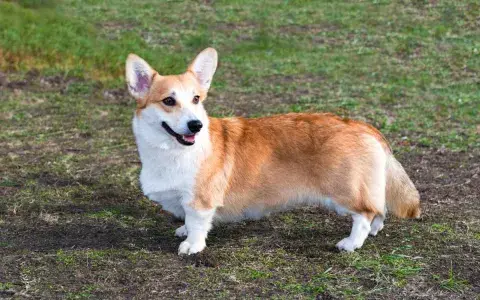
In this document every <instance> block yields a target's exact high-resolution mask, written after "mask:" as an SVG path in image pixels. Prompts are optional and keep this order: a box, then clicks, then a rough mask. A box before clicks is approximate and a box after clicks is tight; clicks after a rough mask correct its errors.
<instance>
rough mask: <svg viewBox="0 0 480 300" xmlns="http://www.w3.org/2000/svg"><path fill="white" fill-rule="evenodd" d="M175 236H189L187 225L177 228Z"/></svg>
mask: <svg viewBox="0 0 480 300" xmlns="http://www.w3.org/2000/svg"><path fill="white" fill-rule="evenodd" d="M175 236H178V237H185V236H187V227H186V226H185V225H183V226H180V227H178V228H177V229H176V230H175Z"/></svg>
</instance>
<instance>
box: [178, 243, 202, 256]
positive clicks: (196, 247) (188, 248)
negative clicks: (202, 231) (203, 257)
mask: <svg viewBox="0 0 480 300" xmlns="http://www.w3.org/2000/svg"><path fill="white" fill-rule="evenodd" d="M206 246H207V245H206V243H205V241H204V242H203V243H202V242H196V243H192V244H190V243H189V242H188V241H183V242H182V243H181V244H180V247H178V254H179V255H181V254H187V255H190V254H195V253H198V252H200V251H202V250H203V249H205V247H206Z"/></svg>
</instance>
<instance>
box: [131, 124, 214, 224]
mask: <svg viewBox="0 0 480 300" xmlns="http://www.w3.org/2000/svg"><path fill="white" fill-rule="evenodd" d="M133 131H134V134H135V138H136V142H137V146H138V152H139V154H140V160H141V161H142V170H141V172H140V185H141V188H142V191H143V193H144V194H145V195H146V196H147V197H148V198H149V199H151V200H153V201H155V202H157V203H159V204H161V205H162V208H163V209H164V210H166V211H169V212H171V213H172V214H174V215H175V216H176V217H179V218H184V215H185V213H184V211H183V208H182V202H189V201H191V200H192V198H193V194H194V188H195V177H196V175H197V173H198V169H199V167H200V163H201V162H202V160H203V159H204V158H205V157H206V155H207V154H208V153H209V151H210V142H209V139H208V130H204V131H202V132H200V133H199V134H198V135H197V138H196V142H195V144H194V145H192V146H183V145H180V144H179V143H178V142H177V141H176V140H175V139H174V138H173V137H171V136H170V135H168V134H167V133H166V132H165V131H164V129H163V128H161V127H160V126H158V127H153V126H152V125H151V124H148V123H147V122H144V121H143V120H142V119H141V118H137V117H136V116H135V117H134V119H133Z"/></svg>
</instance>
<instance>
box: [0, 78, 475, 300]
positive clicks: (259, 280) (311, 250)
mask: <svg viewBox="0 0 480 300" xmlns="http://www.w3.org/2000/svg"><path fill="white" fill-rule="evenodd" d="M28 76H32V78H34V77H35V76H36V75H35V74H33V75H32V74H30V75H27V79H25V82H23V81H9V82H8V83H5V82H4V87H6V88H7V89H9V91H10V92H13V93H20V92H19V91H23V92H24V93H35V92H38V89H37V88H36V87H35V85H33V86H32V85H31V84H30V83H29V82H30V81H29V80H30V79H31V78H30V79H29V77H28ZM32 80H33V79H32ZM35 80H36V82H37V83H38V81H40V82H46V83H44V84H48V86H49V87H51V88H52V89H53V90H55V91H60V92H61V91H62V90H65V89H66V88H65V85H66V84H68V82H72V80H73V79H72V80H67V81H65V80H61V79H59V78H50V79H45V78H42V79H38V78H37V79H35ZM22 82H23V83H22ZM99 91H101V88H100V87H99ZM101 93H102V94H103V97H104V98H103V99H106V100H108V99H113V100H112V101H115V102H116V103H115V105H118V101H120V102H122V101H127V100H122V99H125V98H124V97H125V94H124V92H122V91H117V90H106V91H103V92H101ZM94 94H95V95H98V92H96V93H94ZM95 97H97V96H95ZM125 105H128V103H127V102H126V103H125ZM246 114H248V111H247V112H246ZM126 132H128V131H126ZM78 138H79V139H80V140H82V143H88V142H91V140H92V139H93V138H92V136H91V135H89V134H84V135H79V136H78ZM78 141H79V140H76V142H77V143H78ZM51 143H52V142H51V141H50V144H51ZM47 144H48V143H47ZM72 145H76V144H75V143H73V144H72V143H71V141H69V140H61V139H60V140H56V141H55V148H54V150H53V151H52V153H51V155H52V156H51V157H50V156H47V158H46V160H42V159H38V158H36V155H37V154H38V149H37V150H35V147H33V149H32V148H30V149H29V148H28V147H25V145H23V144H18V145H15V144H12V143H10V144H6V146H5V147H4V149H3V151H2V152H3V153H2V155H6V156H7V155H10V156H12V155H14V154H15V155H20V156H22V162H21V163H11V164H9V165H6V166H4V167H3V171H5V172H6V174H8V178H9V182H11V183H9V184H3V185H2V188H1V193H2V197H3V198H4V199H6V201H4V202H3V203H2V205H3V206H2V215H1V219H0V220H1V222H0V230H1V231H0V256H1V259H0V263H1V264H0V282H2V285H1V286H0V297H2V298H38V299H53V298H69V299H88V298H92V299H94V298H111V299H115V298H136V299H148V298H152V297H154V298H179V299H181V298H185V297H189V298H190V297H197V298H204V299H205V298H210V297H215V298H253V297H261V298H263V297H272V298H315V297H316V298H317V299H340V298H368V299H386V298H388V299H405V298H408V299H432V298H438V299H440V298H443V299H447V298H448V299H476V298H477V297H478V294H479V293H480V284H479V282H480V259H479V258H480V219H479V217H480V206H479V205H478V204H479V200H480V152H479V151H478V149H477V150H473V151H463V152H462V151H461V152H452V151H450V150H446V149H434V148H429V147H425V146H421V145H419V146H418V147H416V148H415V150H414V151H410V152H409V151H402V152H400V153H399V154H398V155H397V156H398V158H399V160H400V161H401V162H402V164H403V165H404V166H405V168H406V170H407V172H408V173H409V174H410V176H411V178H412V180H413V181H414V183H415V184H416V186H417V188H418V189H419V191H420V194H421V198H422V210H423V215H422V218H421V219H420V220H397V219H395V218H390V219H388V220H387V223H386V226H385V228H384V230H383V231H382V232H381V234H379V236H377V237H375V238H369V239H368V240H367V242H366V245H365V246H364V248H362V249H361V250H359V251H357V253H354V254H345V253H338V252H337V251H336V249H335V247H334V245H335V243H336V242H337V241H338V240H340V239H341V238H343V237H344V236H346V235H348V233H349V230H350V226H351V223H350V220H349V219H348V218H343V217H339V216H336V215H335V214H333V213H331V212H328V211H325V210H323V209H321V208H305V209H299V210H295V211H293V212H287V213H283V214H278V215H275V216H273V217H270V218H265V219H262V220H260V221H252V222H241V223H237V224H227V225H220V226H218V227H215V228H214V229H213V230H212V232H211V234H210V236H209V239H208V248H207V249H206V250H205V251H204V252H202V253H201V254H198V255H195V256H191V257H181V256H177V254H176V251H177V248H178V245H179V243H180V241H181V240H180V239H179V238H175V237H174V236H173V231H174V229H175V228H176V227H178V226H180V225H181V222H179V221H177V220H174V219H173V218H172V217H171V216H170V215H168V214H167V213H165V212H163V211H162V210H161V208H160V207H158V206H156V205H155V204H153V203H151V202H150V201H148V200H147V199H145V198H144V197H143V196H142V194H141V192H140V191H139V190H138V187H135V186H134V187H125V186H119V185H116V184H115V183H114V182H113V183H112V182H105V181H102V178H103V176H106V174H105V173H104V172H107V173H108V170H107V169H105V168H103V169H102V168H100V169H97V170H95V166H94V164H96V163H98V162H96V161H91V162H90V163H89V162H86V163H85V162H83V164H86V165H81V164H80V165H81V166H82V167H85V166H90V167H91V170H90V171H89V172H88V173H87V174H85V175H78V174H80V173H79V172H80V171H81V170H79V169H74V171H73V173H72V174H68V172H67V173H62V172H60V171H58V170H55V169H50V168H49V167H48V165H49V164H48V161H50V160H51V159H53V157H54V156H55V155H56V154H55V153H57V154H58V153H64V154H65V153H69V154H72V155H87V153H93V152H94V151H96V150H95V148H88V147H87V148H85V147H83V146H82V145H76V146H77V147H73V146H72ZM30 147H32V146H30ZM120 153H121V154H122V155H123V156H121V157H120V158H119V159H120V161H118V162H116V163H117V164H119V165H120V168H125V167H126V166H129V165H135V166H137V169H138V158H137V157H136V152H135V147H134V145H133V144H131V142H130V144H129V145H128V146H127V147H126V149H124V150H122V152H120ZM104 162H105V161H104ZM105 163H106V164H108V163H109V162H108V161H107V162H105ZM110 163H113V162H112V161H111V160H110ZM30 165H36V166H37V167H38V168H34V169H35V171H32V172H26V173H21V172H20V171H19V168H28V167H29V166H30ZM3 171H2V172H3ZM7 172H10V173H7ZM22 174H23V175H22ZM136 176H137V175H135V176H134V177H135V178H134V179H132V180H133V182H136ZM5 178H7V177H5ZM5 182H6V181H5ZM27 190H29V191H30V192H32V193H34V194H35V193H38V195H41V194H42V193H44V191H45V190H48V191H54V193H57V194H58V196H59V197H58V198H55V197H56V196H52V197H53V198H55V199H58V200H54V201H47V203H44V204H38V205H37V204H35V203H34V201H33V200H32V201H31V202H30V203H24V202H18V204H14V205H11V204H12V203H16V202H15V201H17V200H16V199H17V198H22V197H24V196H25V193H26V191H27ZM48 195H52V194H48ZM39 197H40V196H39ZM48 197H50V196H48ZM63 197H65V198H67V199H73V200H71V201H66V202H63V201H64V199H63ZM77 198H84V199H85V201H77V200H76V199H77ZM9 199H10V200H9ZM32 203H33V204H32Z"/></svg>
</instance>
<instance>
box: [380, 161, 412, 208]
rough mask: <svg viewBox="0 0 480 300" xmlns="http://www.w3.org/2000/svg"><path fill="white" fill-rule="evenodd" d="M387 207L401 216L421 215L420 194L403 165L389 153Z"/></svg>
mask: <svg viewBox="0 0 480 300" xmlns="http://www.w3.org/2000/svg"><path fill="white" fill-rule="evenodd" d="M385 196H386V200H387V209H388V210H389V211H391V212H393V214H394V215H395V216H397V217H400V218H418V217H420V195H419V194H418V191H417V189H416V188H415V186H414V185H413V182H412V181H411V180H410V178H409V177H408V175H407V173H406V172H405V170H404V169H403V167H402V165H401V164H400V163H399V162H398V161H397V160H396V159H395V157H393V155H389V157H388V158H387V187H386V195H385Z"/></svg>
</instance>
